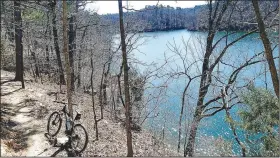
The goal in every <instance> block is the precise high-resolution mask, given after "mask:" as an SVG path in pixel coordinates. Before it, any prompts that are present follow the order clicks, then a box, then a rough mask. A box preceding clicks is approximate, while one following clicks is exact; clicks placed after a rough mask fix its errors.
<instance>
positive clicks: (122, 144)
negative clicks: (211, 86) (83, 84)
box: [1, 70, 178, 157]
mask: <svg viewBox="0 0 280 158" xmlns="http://www.w3.org/2000/svg"><path fill="white" fill-rule="evenodd" d="M13 77H14V74H13V73H10V72H7V71H3V70H2V71H1V156H67V153H66V152H65V151H62V152H59V153H56V151H57V150H58V148H56V147H52V146H51V145H50V144H49V142H48V141H47V139H46V138H45V136H44V133H45V132H46V125H47V119H48V116H49V115H50V114H51V113H52V112H53V111H55V110H59V109H62V107H63V105H62V104H59V103H56V102H54V101H55V100H56V95H55V94H56V93H57V92H58V89H59V86H58V85H53V84H47V83H44V84H39V83H35V82H32V80H29V79H27V80H26V88H25V89H21V85H20V82H9V80H11V79H13ZM57 100H60V101H63V102H65V94H63V95H62V94H61V95H60V96H59V97H58V98H57ZM74 103H76V104H77V105H76V106H74V110H75V109H78V110H79V111H80V112H81V113H82V118H81V123H82V124H83V126H85V128H86V130H87V132H88V135H89V144H88V146H87V149H86V150H85V151H84V152H83V154H82V156H89V157H93V156H126V134H125V129H124V128H123V126H122V125H121V123H118V122H115V121H112V120H111V119H109V118H110V114H109V112H107V111H106V110H105V113H104V117H105V118H104V119H103V120H101V121H100V122H99V125H98V128H99V140H98V141H95V134H94V133H95V131H94V129H93V126H94V125H93V122H94V121H93V110H92V106H91V99H90V96H89V95H87V94H79V93H76V94H75V95H74ZM97 113H98V114H99V111H97ZM63 123H64V122H63ZM61 131H63V127H62V128H61ZM60 133H63V132H60ZM59 135H61V134H59ZM133 147H134V156H178V154H177V153H176V152H175V151H172V150H170V149H168V148H170V146H169V147H168V146H167V145H164V144H162V143H159V142H158V141H157V140H156V139H155V138H153V136H152V135H151V134H149V133H148V132H146V131H144V130H142V131H141V132H139V133H135V132H133Z"/></svg>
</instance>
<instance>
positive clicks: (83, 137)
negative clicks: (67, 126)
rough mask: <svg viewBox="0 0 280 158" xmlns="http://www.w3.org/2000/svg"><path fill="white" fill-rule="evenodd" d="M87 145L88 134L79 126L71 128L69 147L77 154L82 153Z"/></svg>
mask: <svg viewBox="0 0 280 158" xmlns="http://www.w3.org/2000/svg"><path fill="white" fill-rule="evenodd" d="M87 144H88V134H87V131H86V129H85V128H84V127H83V126H82V125H81V124H76V125H75V126H74V127H73V132H72V141H71V146H72V148H73V149H74V150H75V151H76V152H77V153H82V152H83V151H84V150H85V149H86V147H87Z"/></svg>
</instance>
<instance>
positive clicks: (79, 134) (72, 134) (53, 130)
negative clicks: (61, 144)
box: [47, 103, 88, 154]
mask: <svg viewBox="0 0 280 158" xmlns="http://www.w3.org/2000/svg"><path fill="white" fill-rule="evenodd" d="M63 104H64V107H63V109H62V110H60V111H55V112H53V113H52V114H51V115H50V117H49V119H48V125H47V134H48V135H49V136H50V137H51V138H53V137H55V136H56V135H57V134H58V133H59V131H60V129H61V125H62V117H63V116H64V117H65V120H66V121H65V127H66V129H65V134H66V136H67V138H68V140H67V141H66V143H65V145H66V146H67V147H68V148H70V149H73V150H74V151H75V152H76V153H77V154H80V153H82V152H83V151H84V150H85V149H86V147H87V144H88V134H87V131H86V130H85V128H84V127H83V126H82V125H81V124H76V123H75V121H78V120H80V118H81V114H80V113H79V112H77V111H76V113H77V114H76V116H75V119H74V120H72V118H71V117H70V114H69V113H68V112H67V108H66V103H63ZM54 140H55V142H54V144H56V143H57V142H56V141H57V139H54ZM79 145H80V146H79Z"/></svg>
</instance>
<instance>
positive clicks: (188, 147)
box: [184, 109, 201, 157]
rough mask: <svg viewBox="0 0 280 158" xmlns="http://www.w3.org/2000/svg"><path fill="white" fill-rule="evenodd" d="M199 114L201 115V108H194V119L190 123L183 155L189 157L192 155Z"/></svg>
mask: <svg viewBox="0 0 280 158" xmlns="http://www.w3.org/2000/svg"><path fill="white" fill-rule="evenodd" d="M200 116H201V110H200V109H196V112H195V115H194V119H193V121H192V124H191V130H190V134H189V138H188V143H187V145H186V148H185V150H184V156H185V157H186V156H189V157H190V156H191V157H192V156H193V155H194V145H195V137H196V133H197V128H198V125H199V122H200V120H201V118H200Z"/></svg>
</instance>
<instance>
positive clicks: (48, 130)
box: [47, 111, 62, 137]
mask: <svg viewBox="0 0 280 158" xmlns="http://www.w3.org/2000/svg"><path fill="white" fill-rule="evenodd" d="M55 114H56V115H58V117H59V120H58V121H59V125H58V129H57V131H56V132H54V134H51V133H50V123H51V118H52V116H53V115H55ZM61 125H62V119H61V117H60V114H59V113H58V112H57V111H55V112H53V113H52V114H51V115H50V117H49V119H48V125H47V132H48V134H49V135H50V136H51V137H54V136H56V135H57V134H58V132H59V131H60V128H61Z"/></svg>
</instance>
